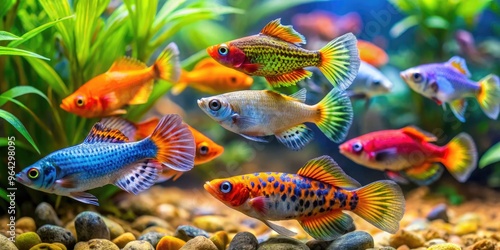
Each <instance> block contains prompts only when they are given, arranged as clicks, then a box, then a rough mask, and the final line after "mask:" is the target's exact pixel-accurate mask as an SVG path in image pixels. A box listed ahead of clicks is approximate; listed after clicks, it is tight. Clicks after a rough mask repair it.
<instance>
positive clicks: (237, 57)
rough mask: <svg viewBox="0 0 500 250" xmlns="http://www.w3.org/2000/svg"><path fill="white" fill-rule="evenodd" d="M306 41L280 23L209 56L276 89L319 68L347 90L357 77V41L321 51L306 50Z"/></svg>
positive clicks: (350, 38)
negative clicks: (304, 47) (308, 68)
mask: <svg viewBox="0 0 500 250" xmlns="http://www.w3.org/2000/svg"><path fill="white" fill-rule="evenodd" d="M305 43H306V39H305V38H304V36H302V35H301V34H299V33H298V32H297V31H295V30H294V29H293V27H292V26H291V25H287V26H284V25H281V23H280V19H276V20H274V21H271V22H269V23H268V24H267V25H266V26H265V27H264V28H263V29H262V30H261V31H260V34H257V35H253V36H247V37H243V38H240V39H236V40H233V41H229V42H225V43H222V44H218V45H214V46H211V47H209V48H208V49H207V52H208V54H209V55H210V56H211V57H212V58H214V59H215V60H216V61H218V62H219V63H221V64H222V65H225V66H227V67H230V68H233V69H236V70H239V71H241V72H244V73H246V74H249V75H252V76H264V77H265V78H266V79H267V81H268V82H269V83H270V84H271V85H272V86H273V87H279V86H290V85H294V84H295V83H297V82H298V81H300V80H303V79H305V78H309V77H311V76H312V73H311V72H310V71H308V70H305V69H304V68H305V67H318V68H319V69H320V70H321V72H322V73H323V74H324V75H325V77H326V78H327V79H328V81H330V83H332V84H333V85H334V86H337V87H339V88H340V89H342V90H344V89H346V88H347V87H349V85H350V84H351V82H352V81H353V80H354V78H355V77H356V74H357V72H358V68H359V53H358V48H357V46H356V44H357V40H356V37H355V36H354V35H353V34H351V33H348V34H345V35H343V36H340V37H338V38H336V39H334V40H332V41H331V42H329V43H328V44H327V45H325V47H323V48H322V49H320V50H317V51H311V50H306V49H303V48H301V47H300V46H299V44H305Z"/></svg>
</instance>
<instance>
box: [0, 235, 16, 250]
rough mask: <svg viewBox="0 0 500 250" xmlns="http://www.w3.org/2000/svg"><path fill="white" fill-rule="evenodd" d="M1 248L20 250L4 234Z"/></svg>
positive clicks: (0, 243)
mask: <svg viewBox="0 0 500 250" xmlns="http://www.w3.org/2000/svg"><path fill="white" fill-rule="evenodd" d="M0 246H2V250H18V249H17V247H16V245H15V244H14V243H13V242H12V241H10V240H9V238H7V237H5V236H4V235H3V234H0Z"/></svg>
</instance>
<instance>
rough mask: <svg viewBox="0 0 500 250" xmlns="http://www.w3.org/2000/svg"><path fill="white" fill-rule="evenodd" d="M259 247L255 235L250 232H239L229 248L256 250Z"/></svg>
mask: <svg viewBox="0 0 500 250" xmlns="http://www.w3.org/2000/svg"><path fill="white" fill-rule="evenodd" d="M258 247H259V243H258V242H257V238H255V235H253V234H251V233H249V232H241V233H237V234H236V235H235V236H234V238H233V240H232V241H231V242H230V243H229V248H228V250H256V249H257V248H258Z"/></svg>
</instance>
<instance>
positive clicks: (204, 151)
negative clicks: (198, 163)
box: [200, 145, 208, 155]
mask: <svg viewBox="0 0 500 250" xmlns="http://www.w3.org/2000/svg"><path fill="white" fill-rule="evenodd" d="M200 154H201V155H206V154H208V146H207V145H203V146H201V147H200Z"/></svg>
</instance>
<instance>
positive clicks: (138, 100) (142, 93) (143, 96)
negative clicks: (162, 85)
mask: <svg viewBox="0 0 500 250" xmlns="http://www.w3.org/2000/svg"><path fill="white" fill-rule="evenodd" d="M153 84H154V81H149V82H147V83H145V84H143V85H142V86H141V88H140V89H139V91H137V94H135V96H134V97H133V98H132V100H130V101H129V102H128V104H130V105H136V104H144V103H146V102H148V99H149V96H150V95H151V92H152V91H153Z"/></svg>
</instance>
